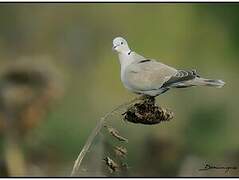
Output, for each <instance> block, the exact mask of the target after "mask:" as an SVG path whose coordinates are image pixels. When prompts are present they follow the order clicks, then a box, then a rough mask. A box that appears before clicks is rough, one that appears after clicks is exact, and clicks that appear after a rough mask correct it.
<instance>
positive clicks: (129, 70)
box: [112, 37, 225, 97]
mask: <svg viewBox="0 0 239 180" xmlns="http://www.w3.org/2000/svg"><path fill="white" fill-rule="evenodd" d="M112 49H113V50H114V51H115V52H117V54H118V58H119V62H120V66H121V70H120V77H121V81H122V83H123V85H124V87H125V88H126V89H128V90H129V91H131V92H133V93H136V94H142V95H146V96H152V97H156V96H158V95H160V94H163V93H165V92H166V91H168V90H170V89H173V88H187V87H192V86H209V87H217V88H221V87H223V86H224V84H225V82H223V81H222V80H214V79H206V78H202V77H201V76H200V75H199V74H198V73H197V72H196V70H178V69H175V68H173V67H171V66H168V65H166V64H164V63H162V62H160V61H157V60H155V59H151V58H145V57H144V56H142V55H140V54H138V53H136V52H134V51H132V50H131V49H130V48H129V45H128V43H127V41H126V40H125V39H124V38H122V37H116V38H114V40H113V48H112Z"/></svg>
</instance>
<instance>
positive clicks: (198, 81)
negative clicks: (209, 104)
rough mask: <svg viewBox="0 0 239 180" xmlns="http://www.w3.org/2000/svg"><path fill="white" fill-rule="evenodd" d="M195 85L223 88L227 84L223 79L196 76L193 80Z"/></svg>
mask: <svg viewBox="0 0 239 180" xmlns="http://www.w3.org/2000/svg"><path fill="white" fill-rule="evenodd" d="M193 85H196V86H210V87H217V88H221V87H223V86H224V85H225V82H223V81H222V80H215V79H204V78H195V79H194V81H193Z"/></svg>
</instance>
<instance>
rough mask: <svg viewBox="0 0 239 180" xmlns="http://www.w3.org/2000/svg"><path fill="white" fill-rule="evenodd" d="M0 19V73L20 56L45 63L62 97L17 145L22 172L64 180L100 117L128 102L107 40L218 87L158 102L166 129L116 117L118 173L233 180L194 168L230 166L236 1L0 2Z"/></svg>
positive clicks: (238, 159)
mask: <svg viewBox="0 0 239 180" xmlns="http://www.w3.org/2000/svg"><path fill="white" fill-rule="evenodd" d="M0 22H1V28H0V59H1V60H0V66H1V71H2V72H4V71H5V70H6V67H7V66H8V65H9V63H10V64H11V63H12V64H15V63H17V62H18V61H20V60H22V59H24V58H26V57H27V59H28V60H29V59H30V60H31V61H33V62H37V63H39V64H44V65H46V66H50V64H51V66H54V68H55V69H57V70H58V73H59V77H58V78H57V79H59V80H60V79H61V81H62V82H63V81H64V83H62V84H61V86H62V88H64V89H65V91H64V95H63V94H62V95H61V96H62V97H61V99H59V100H58V101H57V103H55V104H54V107H52V108H51V109H50V111H47V113H46V114H45V116H40V117H41V118H42V119H44V120H43V121H41V122H40V123H38V125H37V126H35V127H34V128H31V129H30V130H27V132H26V133H24V137H22V138H21V141H20V142H19V143H20V146H21V151H22V153H23V154H24V158H25V161H26V162H25V163H26V166H27V172H28V173H27V174H28V175H32V176H68V175H70V172H71V168H72V166H73V162H74V160H75V158H76V157H77V155H78V153H79V151H80V150H81V148H82V147H83V145H84V143H85V141H86V139H87V137H88V135H89V134H90V132H91V130H92V129H93V128H94V126H95V124H96V122H97V121H98V120H99V117H102V116H103V115H104V114H105V113H106V112H107V111H110V110H111V109H112V108H113V107H114V106H117V105H119V104H122V103H123V102H126V101H129V100H130V99H132V98H133V97H134V96H135V95H133V94H132V93H130V92H128V91H127V90H126V89H124V87H123V85H122V84H121V81H120V66H119V62H118V59H117V56H116V55H115V54H114V53H113V52H112V51H111V47H112V39H113V38H114V37H116V36H122V37H125V38H126V39H127V40H128V43H129V45H130V47H131V48H132V49H133V50H135V51H137V52H138V53H141V54H142V55H144V56H146V57H151V58H155V59H159V60H161V61H162V62H164V63H166V64H169V65H172V66H174V67H176V68H181V69H197V71H198V72H199V74H201V75H202V76H205V77H209V78H214V79H217V78H218V79H222V80H224V81H225V82H226V85H225V87H223V88H222V89H215V88H206V87H205V88H200V87H198V88H187V89H179V90H172V91H169V92H167V93H166V94H164V95H162V96H160V97H158V98H157V102H158V103H159V104H160V105H162V106H164V107H165V106H166V107H168V108H171V109H172V110H173V111H174V113H175V117H174V119H173V120H172V121H170V122H168V123H163V124H159V125H155V126H145V125H139V124H130V123H127V124H125V123H124V122H122V121H121V119H120V118H116V119H115V121H118V123H119V124H120V127H119V128H120V129H124V130H125V131H126V132H128V134H127V136H128V138H129V143H128V164H129V166H130V168H129V172H128V174H127V175H129V176H236V175H237V176H238V175H239V174H238V169H237V170H230V171H229V172H228V173H225V172H224V171H223V170H209V171H198V169H200V168H203V166H204V162H209V163H211V164H213V165H219V166H232V165H235V166H237V167H238V168H239V141H238V137H239V133H238V127H239V121H238V117H239V112H238V107H239V96H238V89H239V85H238V67H239V60H238V59H239V51H238V50H239V41H238V40H239V35H238V31H239V6H238V5H237V4H196V3H194V4H189V3H188V4H173V3H172V4H166V3H155V4H151V3H143V4H140V3H139V4H136V3H128V4H124V3H120V4H117V3H114V4H112V3H101V4H95V3H78V4H71V3H67V4H64V3H60V4H57V3H56V4H50V3H48V4H43V3H39V4H38V3H35V4H33V3H32V4H1V5H0ZM44 61H46V62H49V63H50V64H48V63H46V62H44ZM37 63H36V64H37ZM43 69H44V66H43ZM0 81H2V79H1V80H0ZM0 84H1V87H0V89H2V83H0ZM27 92H28V91H23V94H24V93H25V94H24V95H28V94H27ZM55 93H58V92H57V90H56V92H55ZM19 96H20V95H19ZM52 101H53V100H52ZM0 125H2V124H0ZM2 126H3V125H2ZM3 127H4V126H3ZM5 130H6V129H5ZM0 139H1V141H0V142H1V144H0V145H1V146H0V147H1V149H0V151H1V153H0V159H1V161H0V163H1V164H0V175H1V176H6V175H7V172H6V170H7V169H6V162H5V161H6V160H5V159H6V158H5V155H4V154H5V153H4V151H5V146H6V143H5V142H6V131H4V130H3V129H1V137H0ZM92 148H94V147H92ZM95 148H96V147H95ZM92 151H94V152H98V153H100V151H103V149H102V147H101V148H98V149H93V150H92ZM94 155H95V156H96V154H94ZM88 156H90V154H89V155H88ZM87 158H88V159H91V160H93V161H94V160H95V159H94V156H92V157H87ZM99 164H100V165H102V163H99ZM96 165H97V164H95V166H96ZM96 169H97V168H96ZM98 170H100V169H97V170H95V171H94V172H89V174H88V175H92V176H93V175H98V174H99V173H97V172H96V171H98Z"/></svg>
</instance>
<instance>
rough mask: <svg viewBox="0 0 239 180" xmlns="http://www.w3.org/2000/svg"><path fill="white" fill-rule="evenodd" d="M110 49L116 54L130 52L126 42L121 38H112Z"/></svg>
mask: <svg viewBox="0 0 239 180" xmlns="http://www.w3.org/2000/svg"><path fill="white" fill-rule="evenodd" d="M112 49H113V50H114V51H116V52H118V53H128V52H129V51H130V48H129V46H128V43H127V41H126V40H125V39H124V38H122V37H116V38H114V40H113V48H112Z"/></svg>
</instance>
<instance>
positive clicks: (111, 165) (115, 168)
mask: <svg viewBox="0 0 239 180" xmlns="http://www.w3.org/2000/svg"><path fill="white" fill-rule="evenodd" d="M103 160H104V161H105V164H106V165H107V167H108V168H109V170H110V172H111V173H113V172H116V171H119V165H118V164H117V163H116V162H114V161H113V160H112V159H111V158H109V157H105V158H104V159H103Z"/></svg>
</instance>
